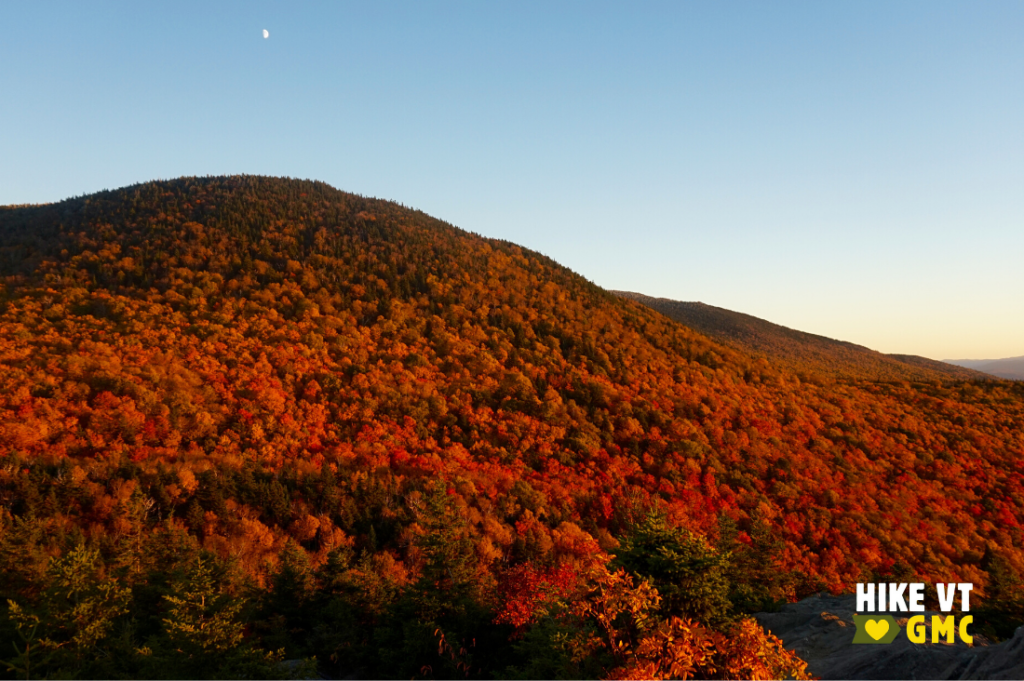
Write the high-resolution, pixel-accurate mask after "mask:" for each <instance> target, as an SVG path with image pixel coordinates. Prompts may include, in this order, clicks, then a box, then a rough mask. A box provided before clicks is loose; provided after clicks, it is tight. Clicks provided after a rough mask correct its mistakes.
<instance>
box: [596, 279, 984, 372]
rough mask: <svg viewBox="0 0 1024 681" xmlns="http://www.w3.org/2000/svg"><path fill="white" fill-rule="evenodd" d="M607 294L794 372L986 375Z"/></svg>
mask: <svg viewBox="0 0 1024 681" xmlns="http://www.w3.org/2000/svg"><path fill="white" fill-rule="evenodd" d="M613 293H615V294H616V295H619V296H621V297H623V298H628V299H630V300H635V301H637V302H639V303H642V304H644V305H646V306H647V307H650V308H651V309H653V310H657V311H658V312H661V313H662V314H664V315H665V316H666V317H669V318H671V319H674V320H676V321H678V322H680V323H681V324H684V325H686V326H688V327H690V328H691V329H694V330H696V331H700V332H701V333H703V334H707V335H708V336H710V337H712V338H714V339H717V340H719V341H722V342H725V343H727V344H729V345H733V346H735V347H737V348H739V349H741V350H744V351H746V352H751V353H754V354H760V355H764V356H766V357H768V358H769V359H771V360H772V361H774V362H779V363H781V364H782V365H783V366H786V367H787V368H789V369H791V370H792V371H796V372H803V373H806V372H813V373H821V374H824V375H828V376H833V377H844V378H856V379H864V380H870V381H895V380H912V381H929V380H950V379H955V380H956V379H958V380H967V379H982V378H991V376H987V375H985V374H983V373H981V371H974V370H971V369H978V367H971V368H970V369H968V370H963V369H959V368H956V367H952V366H949V365H948V364H945V363H943V362H937V361H935V360H930V359H927V358H925V357H917V356H915V355H885V354H882V353H880V352H875V351H874V350H869V349H868V348H865V347H863V346H860V345H855V344H853V343H848V342H846V341H838V340H833V339H831V338H826V337H825V336H818V335H815V334H811V333H805V332H803V331H796V330H793V329H789V328H787V327H785V326H780V325H778V324H772V323H771V322H767V321H765V320H763V319H758V318H757V317H752V316H750V315H746V314H742V313H739V312H732V311H730V310H725V309H723V308H720V307H714V306H713V305H706V304H704V303H687V302H682V301H677V300H669V299H667V298H652V297H650V296H645V295H643V294H640V293H632V292H628V291H614V292H613Z"/></svg>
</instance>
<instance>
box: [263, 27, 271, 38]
mask: <svg viewBox="0 0 1024 681" xmlns="http://www.w3.org/2000/svg"><path fill="white" fill-rule="evenodd" d="M269 37H270V31H268V30H267V29H263V38H264V39H267V38H269Z"/></svg>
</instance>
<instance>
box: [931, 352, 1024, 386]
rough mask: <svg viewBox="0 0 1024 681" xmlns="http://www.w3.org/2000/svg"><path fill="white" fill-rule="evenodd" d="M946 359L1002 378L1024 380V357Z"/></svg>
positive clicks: (950, 362) (951, 362)
mask: <svg viewBox="0 0 1024 681" xmlns="http://www.w3.org/2000/svg"><path fill="white" fill-rule="evenodd" d="M945 361H946V362H948V363H949V364H956V365H958V366H962V367H967V368H968V369H974V370H975V371H984V372H986V373H989V374H992V375H993V376H999V377H1000V378H1009V379H1012V380H1014V381H1024V357H1006V358H1003V359H947V360H945Z"/></svg>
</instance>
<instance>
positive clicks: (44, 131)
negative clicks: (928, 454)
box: [0, 0, 1024, 359]
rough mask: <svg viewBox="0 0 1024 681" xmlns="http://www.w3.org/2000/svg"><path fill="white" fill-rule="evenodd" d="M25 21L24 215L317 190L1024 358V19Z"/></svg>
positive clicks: (1009, 7) (5, 25) (12, 169)
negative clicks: (94, 201) (240, 177)
mask: <svg viewBox="0 0 1024 681" xmlns="http://www.w3.org/2000/svg"><path fill="white" fill-rule="evenodd" d="M0 27H2V29H3V31H2V34H0V204H23V203H44V202H52V201H59V200H62V199H64V198H67V197H70V196H77V195H81V194H86V193H91V192H94V191H99V190H102V189H112V188H116V187H121V186H125V185H130V184H135V183H138V182H144V181H148V180H152V179H166V178H174V177H179V176H182V175H199V176H202V175H224V174H239V173H245V174H259V175H274V176H288V177H298V178H311V179H316V180H322V181H324V182H327V183H328V184H330V185H332V186H334V187H337V188H339V189H343V190H346V191H351V192H356V193H359V194H363V195H366V196H374V197H379V198H384V199H390V200H394V201H398V202H400V203H402V204H404V205H406V206H411V207H414V208H418V209H420V210H423V211H425V212H426V213H429V214H431V215H434V216H436V217H439V218H441V219H444V220H446V221H448V222H450V223H452V224H454V225H456V226H459V227H461V228H463V229H466V230H469V231H472V232H476V233H478V234H482V235H484V236H489V237H495V238H500V239H507V240H509V241H513V242H515V243H518V244H521V245H523V246H525V247H528V248H530V249H533V250H536V251H539V252H541V253H544V254H545V255H548V256H550V257H552V258H554V259H555V260H557V261H559V262H561V263H562V264H564V265H566V266H568V267H570V268H572V269H573V270H575V271H576V272H578V273H580V274H582V275H583V276H585V277H586V278H587V279H590V280H591V281H593V282H595V283H597V284H598V285H600V286H603V287H605V288H609V289H621V290H630V291H638V292H641V293H644V294H647V295H652V296H658V297H666V298H673V299H676V300H687V301H693V300H699V301H702V302H705V303H708V304H711V305H717V306H719V307H724V308H727V309H731V310H736V311H739V312H745V313H747V314H752V315H755V316H758V317H761V318H764V319H767V320H769V321H772V322H776V323H779V324H783V325H785V326H789V327H791V328H796V329H800V330H803V331H809V332H813V333H817V334H821V335H825V336H830V337H833V338H839V339H842V340H848V341H852V342H855V343H859V344H861V345H865V346H867V347H870V348H872V349H875V350H880V351H883V352H898V353H908V354H919V355H924V356H926V357H931V358H933V359H965V358H973V359H981V358H998V357H1010V356H1018V355H1024V304H1022V303H1024V40H1022V39H1021V36H1022V35H1024V3H1021V2H1018V1H1013V2H942V1H938V0H928V1H927V2H909V1H908V2H899V3H891V2H867V1H864V0H857V1H856V2H841V1H838V0H835V1H830V2H824V3H823V2H772V3H765V2H727V1H723V2H697V1H693V2H676V1H673V2H665V3H625V2H623V3H601V2H555V3H550V2H523V1H517V2H499V1H497V0H494V1H487V2H479V1H476V2H429V1H426V0H416V1H414V2H382V1H377V0H375V1H374V2H372V3H371V2H360V3H352V2H349V3H346V2H340V1H339V2H325V3H316V2H304V3H281V2H275V3H267V2H264V3H261V2H244V3H242V2H239V3H206V2H202V3H200V2H194V3H191V2H181V1H178V2H174V3H137V2H123V3H105V2H94V3H81V2H46V1H45V0H41V1H38V2H32V3H14V2H6V3H0ZM264 29H266V30H267V31H269V33H270V36H269V38H267V39H264V38H263V30H264Z"/></svg>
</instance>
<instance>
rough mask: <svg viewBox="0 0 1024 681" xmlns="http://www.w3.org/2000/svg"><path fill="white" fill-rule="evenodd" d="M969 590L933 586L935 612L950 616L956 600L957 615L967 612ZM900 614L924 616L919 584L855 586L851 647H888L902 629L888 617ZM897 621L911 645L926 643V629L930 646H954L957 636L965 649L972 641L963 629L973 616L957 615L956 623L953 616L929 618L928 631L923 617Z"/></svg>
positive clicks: (957, 586) (962, 586)
mask: <svg viewBox="0 0 1024 681" xmlns="http://www.w3.org/2000/svg"><path fill="white" fill-rule="evenodd" d="M973 589H974V585H973V584H936V585H935V591H936V593H937V594H938V597H939V610H941V611H942V612H944V613H948V612H952V610H953V605H954V601H956V600H957V597H958V596H959V602H960V603H959V604H960V612H961V613H965V612H969V611H970V609H971V601H970V595H971V591H972V590H973ZM903 612H906V613H912V612H924V584H923V583H910V584H907V583H902V584H887V583H882V584H858V585H857V614H855V615H854V616H853V623H854V625H855V626H856V627H857V631H856V633H855V634H854V635H853V643H865V644H878V643H892V642H893V641H895V640H896V638H897V637H898V636H899V635H900V633H901V632H902V631H903V629H902V628H901V627H900V620H897V619H896V618H895V617H894V616H893V615H892V614H890V613H903ZM872 613H877V614H872ZM901 620H902V621H903V622H904V623H905V624H906V625H907V628H906V636H907V640H908V641H910V642H911V643H918V644H920V643H926V642H928V639H929V636H928V630H929V628H930V629H931V637H930V638H931V643H940V642H941V643H955V642H956V636H957V634H959V637H960V640H961V641H963V642H964V643H966V644H967V645H971V644H973V643H974V637H973V636H971V635H970V634H969V633H968V632H967V627H968V626H969V625H970V624H971V623H972V622H974V616H973V615H961V616H960V618H959V620H958V619H957V617H956V616H955V615H932V618H931V625H930V627H929V624H928V623H927V622H926V618H925V616H924V615H913V616H911V617H910V618H909V619H907V618H901Z"/></svg>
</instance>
